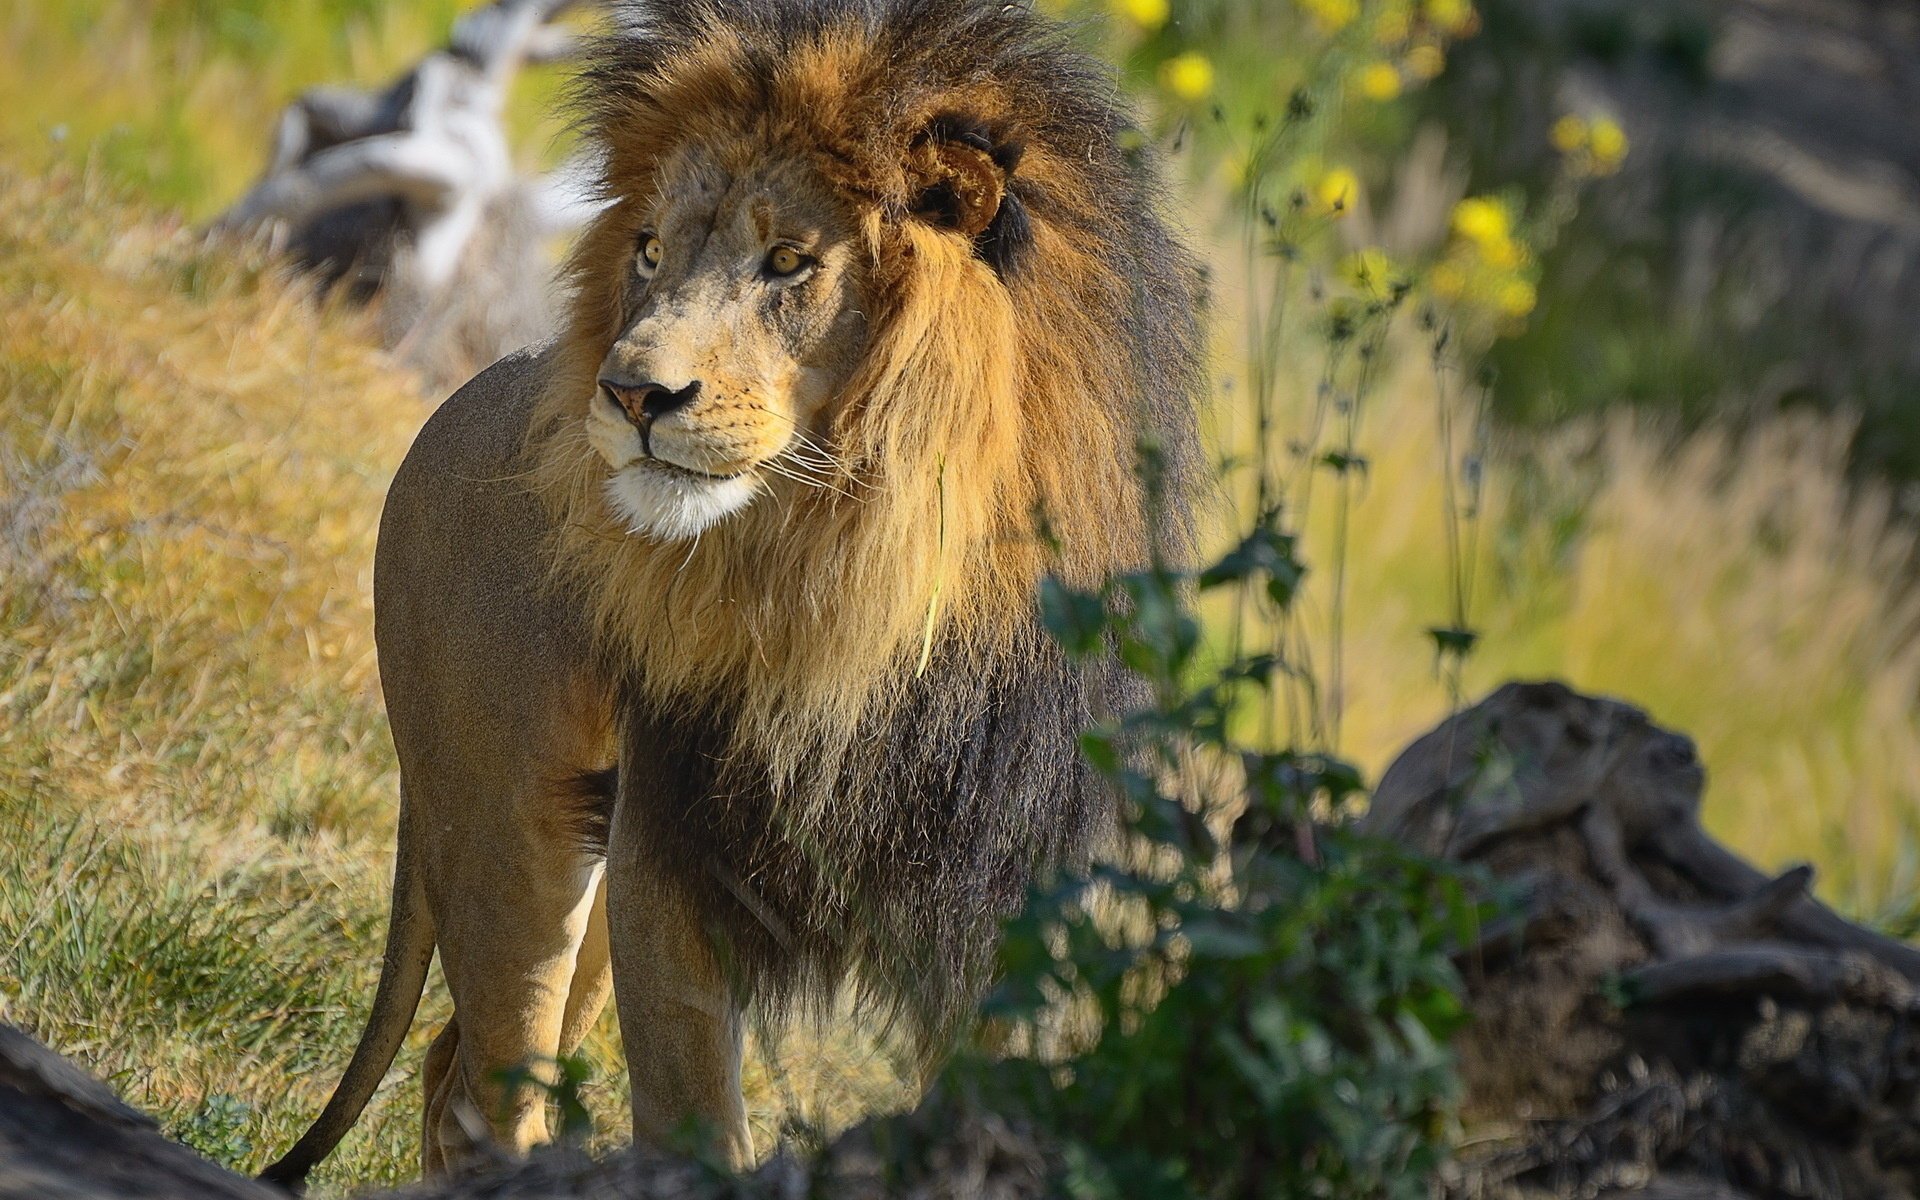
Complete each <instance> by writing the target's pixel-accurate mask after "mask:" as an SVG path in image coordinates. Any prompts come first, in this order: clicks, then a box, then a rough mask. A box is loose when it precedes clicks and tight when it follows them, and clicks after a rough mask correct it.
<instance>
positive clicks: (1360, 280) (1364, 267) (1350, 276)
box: [1340, 246, 1399, 300]
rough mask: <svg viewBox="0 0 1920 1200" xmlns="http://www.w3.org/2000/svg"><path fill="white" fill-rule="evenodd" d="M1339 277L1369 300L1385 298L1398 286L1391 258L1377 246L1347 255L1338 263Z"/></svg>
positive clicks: (1397, 278)
mask: <svg viewBox="0 0 1920 1200" xmlns="http://www.w3.org/2000/svg"><path fill="white" fill-rule="evenodd" d="M1340 277H1341V278H1342V279H1344V280H1346V282H1347V283H1348V284H1349V285H1350V286H1352V288H1353V289H1354V290H1355V291H1357V292H1359V293H1360V294H1361V295H1363V296H1365V297H1366V298H1367V299H1369V300H1385V299H1386V298H1387V297H1388V296H1390V295H1392V294H1393V291H1394V289H1395V288H1396V287H1398V286H1399V277H1398V273H1397V272H1396V271H1395V270H1394V266H1393V260H1392V259H1390V258H1388V257H1387V254H1386V251H1384V250H1382V249H1380V248H1379V247H1378V246H1370V247H1368V248H1367V249H1365V250H1361V251H1359V252H1358V253H1355V254H1350V255H1348V256H1347V258H1346V260H1345V261H1344V262H1342V263H1341V264H1340Z"/></svg>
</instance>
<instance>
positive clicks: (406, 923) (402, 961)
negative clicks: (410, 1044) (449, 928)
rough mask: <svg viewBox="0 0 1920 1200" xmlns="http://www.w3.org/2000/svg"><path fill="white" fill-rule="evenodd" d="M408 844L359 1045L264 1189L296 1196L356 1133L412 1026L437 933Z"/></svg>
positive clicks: (397, 871) (267, 1175)
mask: <svg viewBox="0 0 1920 1200" xmlns="http://www.w3.org/2000/svg"><path fill="white" fill-rule="evenodd" d="M406 846H407V839H405V838H402V839H401V850H400V857H399V860H398V861H397V862H396V863H395V864H394V872H393V912H392V915H391V916H390V917H389V918H388V921H387V949H386V956H385V959H384V960H383V961H382V963H381V965H380V986H379V987H378V988H377V989H375V991H374V994H373V1012H372V1013H371V1014H369V1015H368V1017H367V1027H366V1028H365V1029H364V1030H362V1031H361V1033H360V1044H359V1045H358V1046H355V1047H354V1050H353V1058H352V1060H351V1061H349V1062H348V1063H347V1071H346V1074H345V1075H343V1076H341V1078H340V1084H339V1086H337V1087H335V1088H334V1089H333V1096H332V1097H331V1098H330V1099H329V1100H328V1101H327V1106H326V1108H324V1109H323V1110H321V1113H320V1116H319V1117H318V1119H316V1120H315V1121H314V1123H313V1126H312V1128H310V1129H308V1130H307V1132H306V1133H305V1134H304V1135H302V1136H301V1138H300V1140H299V1141H298V1142H295V1143H294V1145H293V1149H291V1150H289V1151H287V1152H286V1154H285V1155H284V1156H282V1157H281V1159H280V1161H279V1162H276V1163H274V1164H273V1165H272V1166H270V1167H268V1168H267V1169H266V1170H264V1171H262V1172H261V1173H260V1178H261V1179H262V1180H264V1181H265V1182H267V1183H273V1184H278V1185H279V1186H281V1187H283V1188H286V1189H287V1190H289V1191H292V1192H296V1193H297V1192H300V1191H302V1190H304V1188H305V1185H306V1178H307V1172H309V1171H311V1170H313V1168H314V1167H315V1166H316V1165H318V1164H319V1162H320V1160H321V1159H323V1158H325V1157H326V1156H327V1155H329V1154H331V1153H333V1148H334V1147H335V1146H337V1145H339V1144H340V1139H341V1138H343V1137H345V1136H346V1135H347V1130H349V1129H351V1128H353V1123H354V1122H355V1121H356V1120H358V1119H359V1118H360V1112H361V1110H362V1109H364V1108H366V1106H367V1101H368V1100H369V1099H371V1098H372V1096H373V1092H374V1089H375V1088H377V1087H379V1086H380V1081H381V1080H382V1079H383V1078H385V1077H386V1074H387V1068H388V1067H390V1066H392V1065H393V1059H394V1056H395V1055H397V1054H398V1053H399V1052H400V1044H401V1043H402V1042H404V1041H405V1040H406V1037H407V1030H408V1028H410V1027H411V1026H412V1025H413V1014H414V1012H415V1011H416V1010H417V1009H418V1008H419V1007H420V994H421V993H422V992H423V991H425V990H426V985H427V966H428V964H430V963H431V962H432V961H433V947H434V927H433V916H432V914H431V913H429V912H428V911H427V895H426V886H425V884H424V882H423V881H422V879H421V871H420V864H419V863H417V862H414V861H412V855H411V854H409V853H408V852H407V849H406Z"/></svg>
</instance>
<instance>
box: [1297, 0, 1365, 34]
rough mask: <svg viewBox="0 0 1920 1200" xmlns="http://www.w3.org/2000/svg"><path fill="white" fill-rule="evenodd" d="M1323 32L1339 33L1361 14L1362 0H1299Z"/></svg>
mask: <svg viewBox="0 0 1920 1200" xmlns="http://www.w3.org/2000/svg"><path fill="white" fill-rule="evenodd" d="M1299 4H1300V7H1301V8H1303V9H1305V10H1306V13H1307V16H1309V17H1311V18H1312V19H1313V23H1314V25H1315V26H1317V27H1318V28H1319V30H1320V32H1322V33H1338V32H1340V31H1341V30H1342V29H1345V28H1346V27H1347V26H1349V25H1351V24H1353V22H1354V19H1355V18H1356V17H1358V16H1359V15H1360V0H1299Z"/></svg>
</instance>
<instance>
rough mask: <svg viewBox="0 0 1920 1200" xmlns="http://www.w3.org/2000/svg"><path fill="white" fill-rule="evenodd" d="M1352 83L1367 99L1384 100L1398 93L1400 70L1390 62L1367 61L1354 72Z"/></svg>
mask: <svg viewBox="0 0 1920 1200" xmlns="http://www.w3.org/2000/svg"><path fill="white" fill-rule="evenodd" d="M1353 83H1354V86H1355V87H1356V88H1358V89H1359V91H1360V94H1361V95H1362V96H1365V97H1366V98H1367V99H1369V100H1377V101H1382V102H1384V101H1387V100H1391V99H1393V98H1394V97H1395V96H1398V95H1399V94H1400V72H1398V71H1396V70H1394V69H1393V64H1392V63H1385V62H1374V63H1368V64H1367V65H1366V66H1364V67H1361V68H1360V69H1359V70H1358V71H1356V72H1355V73H1354V76H1353Z"/></svg>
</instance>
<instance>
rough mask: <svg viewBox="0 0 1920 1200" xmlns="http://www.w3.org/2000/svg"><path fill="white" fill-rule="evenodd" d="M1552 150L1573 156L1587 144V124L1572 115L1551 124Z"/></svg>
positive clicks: (1569, 114)
mask: <svg viewBox="0 0 1920 1200" xmlns="http://www.w3.org/2000/svg"><path fill="white" fill-rule="evenodd" d="M1551 136H1552V138H1553V148H1554V149H1555V150H1558V151H1559V152H1560V153H1562V154H1573V153H1576V152H1578V151H1579V150H1581V149H1583V148H1584V147H1585V146H1586V144H1587V123H1586V122H1585V121H1584V120H1582V119H1581V118H1579V117H1577V116H1575V115H1574V114H1572V113H1568V114H1567V115H1566V116H1564V117H1561V118H1560V119H1559V120H1558V121H1555V122H1554V123H1553V133H1552V135H1551Z"/></svg>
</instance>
